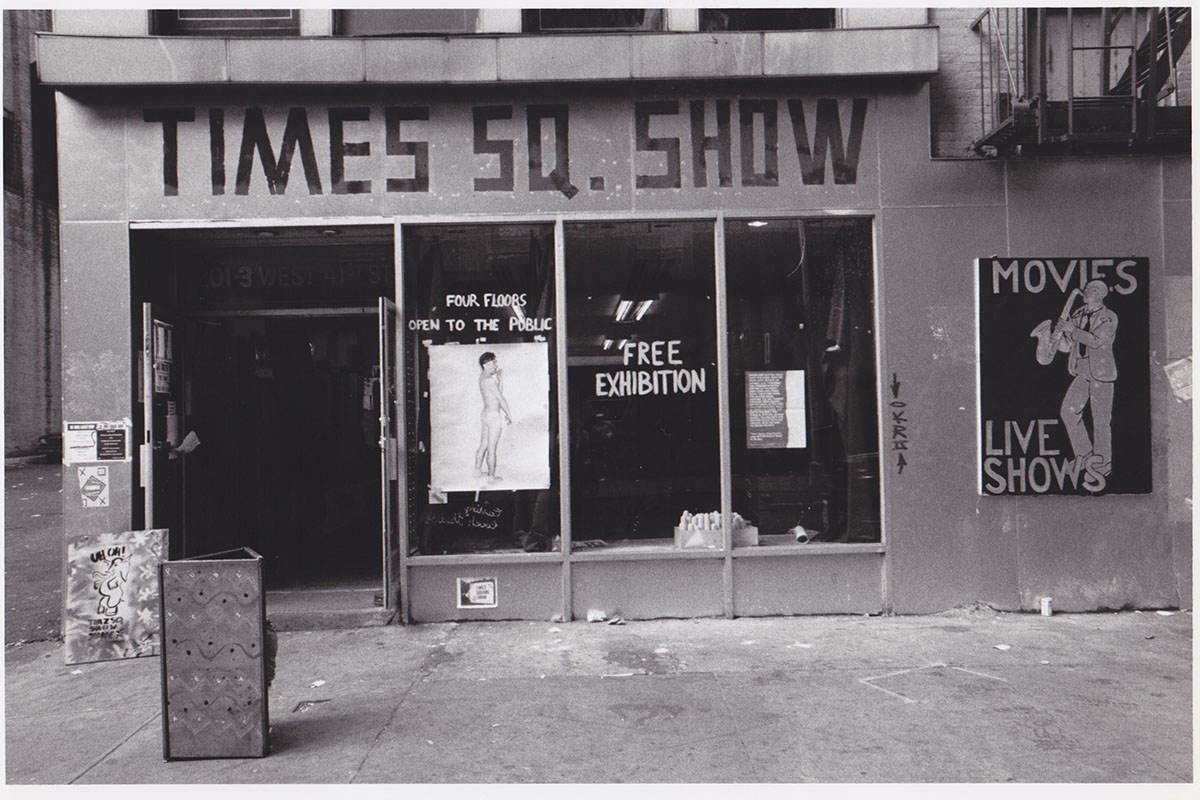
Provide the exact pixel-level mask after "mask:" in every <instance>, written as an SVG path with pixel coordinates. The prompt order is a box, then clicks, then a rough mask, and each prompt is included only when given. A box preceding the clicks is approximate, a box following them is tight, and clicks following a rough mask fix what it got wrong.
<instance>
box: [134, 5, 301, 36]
mask: <svg viewBox="0 0 1200 800" xmlns="http://www.w3.org/2000/svg"><path fill="white" fill-rule="evenodd" d="M150 14H151V16H150V31H151V33H152V34H154V35H155V36H299V35H300V11H299V10H298V9H294V8H293V9H286V8H282V9H280V8H253V9H234V8H220V9H201V8H185V9H178V10H175V11H152V12H150Z"/></svg>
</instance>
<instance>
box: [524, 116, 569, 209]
mask: <svg viewBox="0 0 1200 800" xmlns="http://www.w3.org/2000/svg"><path fill="white" fill-rule="evenodd" d="M525 119H526V125H527V130H528V134H529V135H528V140H529V191H531V192H544V191H548V190H549V191H559V192H562V193H563V194H564V195H566V197H567V199H568V200H569V199H570V198H572V197H574V196H575V195H577V194H579V189H577V188H576V187H574V186H572V185H571V156H570V152H569V150H568V132H569V122H568V120H569V117H568V111H567V106H566V105H564V104H551V105H532V106H529V107H528V108H527V109H525ZM544 119H552V120H554V169H552V170H550V174H549V175H544V174H542V170H543V169H544V167H543V165H542V120H544Z"/></svg>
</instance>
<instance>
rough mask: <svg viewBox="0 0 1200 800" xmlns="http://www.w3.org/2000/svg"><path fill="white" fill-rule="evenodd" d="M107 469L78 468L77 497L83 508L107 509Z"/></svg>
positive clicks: (94, 467)
mask: <svg viewBox="0 0 1200 800" xmlns="http://www.w3.org/2000/svg"><path fill="white" fill-rule="evenodd" d="M108 487H109V480H108V467H103V466H91V467H79V496H80V497H81V498H82V500H83V507H84V508H108Z"/></svg>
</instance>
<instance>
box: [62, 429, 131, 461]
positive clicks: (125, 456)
mask: <svg viewBox="0 0 1200 800" xmlns="http://www.w3.org/2000/svg"><path fill="white" fill-rule="evenodd" d="M130 427H131V426H130V423H129V420H120V421H115V422H112V421H110V422H67V423H64V424H63V463H66V464H93V463H95V462H97V461H128V460H129V458H130V456H129V428H130Z"/></svg>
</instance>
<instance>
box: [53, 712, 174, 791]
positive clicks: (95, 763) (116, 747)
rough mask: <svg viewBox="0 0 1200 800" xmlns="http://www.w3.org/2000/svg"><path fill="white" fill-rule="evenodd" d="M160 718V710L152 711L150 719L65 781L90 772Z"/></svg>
mask: <svg viewBox="0 0 1200 800" xmlns="http://www.w3.org/2000/svg"><path fill="white" fill-rule="evenodd" d="M161 718H162V712H161V711H156V712H154V714H153V715H152V716H151V717H150V719H148V720H146V721H145V722H143V723H142V724H141V725H138V726H137V727H136V728H134V730H133V733H131V734H129V735H128V736H126V737H125V738H124V739H122V740H121V741H119V742H117V743H116V744H114V745H113V746H112V747H110V748H109V749H108V750H107V752H105V753H104V755H102V756H100V757H99V758H97V759H96V760H95V761H93V762H92V763H91V764H90V765H89V766H88V767H87V768H86V769H85V770H84V771H83V772H81V773H79V774H78V775H76V776H75V777H74V778H71V780H69V781H67V785H71V784H74V783H75V782H76V781H78V780H79V779H80V778H82V777H83V776H84V775H87V774H88V773H89V772H91V771H92V770H94V769H95V768H96V767H98V766H99V765H100V763H101V762H102V761H104V760H105V759H106V758H108V757H109V756H111V755H112V754H113V753H115V752H117V750H119V749H120V748H121V747H122V746H123V745H124V744H125V743H126V742H128V741H129V740H130V739H132V738H133V737H135V736H137V735H138V734H139V733H141V732H142V731H143V730H145V729H146V726H147V725H149V724H150V723H151V722H154V721H155V720H157V719H161Z"/></svg>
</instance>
